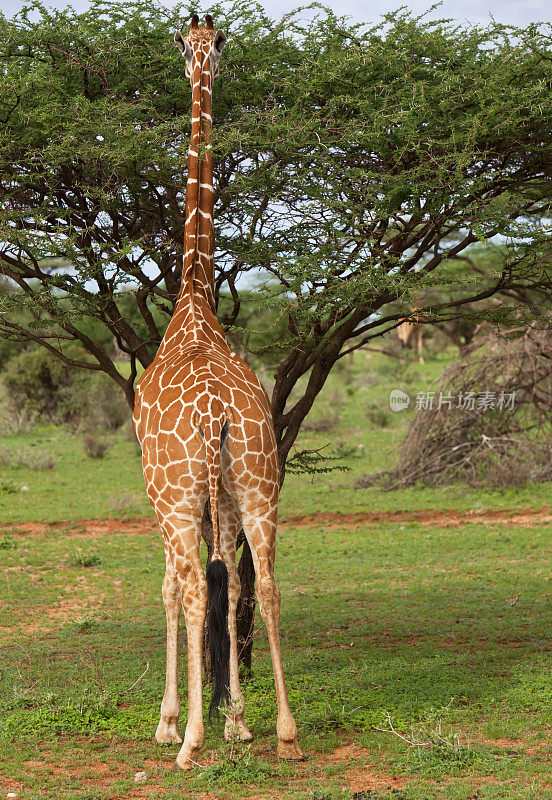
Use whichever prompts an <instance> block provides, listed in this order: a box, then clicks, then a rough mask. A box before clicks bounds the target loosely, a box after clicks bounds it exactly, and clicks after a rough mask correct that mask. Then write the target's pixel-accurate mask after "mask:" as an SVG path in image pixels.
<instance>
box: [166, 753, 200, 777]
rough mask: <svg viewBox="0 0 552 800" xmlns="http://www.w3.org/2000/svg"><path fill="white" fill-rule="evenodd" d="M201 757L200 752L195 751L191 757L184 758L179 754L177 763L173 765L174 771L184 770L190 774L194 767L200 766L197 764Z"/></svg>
mask: <svg viewBox="0 0 552 800" xmlns="http://www.w3.org/2000/svg"><path fill="white" fill-rule="evenodd" d="M198 757H199V751H198V750H193V751H192V752H191V754H190V755H189V756H183V755H182V753H179V754H178V756H177V758H176V761H175V762H174V764H173V770H175V771H178V770H182V771H183V772H189V771H190V770H191V769H192V768H193V767H197V766H200V765H199V764H198V762H197V759H198Z"/></svg>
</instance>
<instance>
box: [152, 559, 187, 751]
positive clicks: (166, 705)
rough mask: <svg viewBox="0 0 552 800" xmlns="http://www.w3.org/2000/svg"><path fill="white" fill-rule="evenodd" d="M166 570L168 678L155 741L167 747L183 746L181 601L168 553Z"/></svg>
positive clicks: (164, 583) (164, 579)
mask: <svg viewBox="0 0 552 800" xmlns="http://www.w3.org/2000/svg"><path fill="white" fill-rule="evenodd" d="M165 555H166V559H167V567H166V570H165V577H164V578H163V602H164V603H165V614H166V616H167V675H166V679H165V694H164V695H163V702H162V703H161V718H160V720H159V725H158V726H157V731H156V732H155V739H156V741H158V742H160V743H164V744H173V743H174V742H182V737H181V736H180V734H179V733H178V718H179V716H180V699H179V697H178V621H179V619H180V609H181V607H182V599H181V597H180V588H179V586H178V579H177V577H176V572H175V571H174V567H173V565H172V563H171V559H170V556H169V554H168V552H167V553H165Z"/></svg>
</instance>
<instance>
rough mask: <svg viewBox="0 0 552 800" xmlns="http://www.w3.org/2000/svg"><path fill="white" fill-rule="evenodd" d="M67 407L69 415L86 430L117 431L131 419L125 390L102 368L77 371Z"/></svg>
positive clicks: (69, 391)
mask: <svg viewBox="0 0 552 800" xmlns="http://www.w3.org/2000/svg"><path fill="white" fill-rule="evenodd" d="M65 408H66V412H67V415H68V416H69V417H70V419H72V420H73V421H74V422H75V423H76V424H78V425H79V427H81V428H82V429H84V430H87V431H116V430H118V429H119V428H120V427H121V426H122V425H124V423H125V422H128V421H129V420H130V409H129V407H128V404H127V402H126V400H125V397H124V395H123V393H122V392H121V390H120V389H119V387H118V386H117V385H116V384H115V382H114V381H113V380H112V378H110V377H109V376H108V375H106V374H105V373H103V372H84V371H79V372H77V371H75V375H74V380H73V382H72V384H71V386H70V387H69V388H68V391H67V397H66V401H65Z"/></svg>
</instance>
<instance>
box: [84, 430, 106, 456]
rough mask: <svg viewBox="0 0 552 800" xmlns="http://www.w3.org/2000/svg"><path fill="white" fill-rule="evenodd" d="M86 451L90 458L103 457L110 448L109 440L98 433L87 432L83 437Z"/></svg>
mask: <svg viewBox="0 0 552 800" xmlns="http://www.w3.org/2000/svg"><path fill="white" fill-rule="evenodd" d="M82 444H83V447H84V452H85V453H86V455H87V456H88V457H89V458H103V457H104V456H105V454H106V453H107V451H108V449H109V442H108V441H107V440H106V439H104V438H103V437H102V436H99V435H98V434H97V433H92V432H89V433H85V434H84V436H83V437H82Z"/></svg>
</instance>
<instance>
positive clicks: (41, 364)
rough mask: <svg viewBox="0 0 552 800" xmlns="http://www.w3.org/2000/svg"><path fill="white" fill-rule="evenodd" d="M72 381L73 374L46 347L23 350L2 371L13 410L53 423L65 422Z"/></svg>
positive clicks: (9, 403) (9, 402)
mask: <svg viewBox="0 0 552 800" xmlns="http://www.w3.org/2000/svg"><path fill="white" fill-rule="evenodd" d="M72 379H73V375H72V371H71V370H70V369H68V368H67V367H66V366H65V364H63V362H61V361H60V360H59V358H57V357H56V356H54V355H53V354H52V353H49V352H48V351H47V350H45V349H44V348H43V347H37V348H31V349H28V350H23V352H22V353H19V355H17V356H14V357H13V358H11V359H10V360H9V361H8V363H7V365H6V367H5V369H4V371H3V372H2V381H3V383H4V386H5V387H6V390H7V394H8V405H9V406H10V407H11V409H12V410H13V411H14V412H15V413H16V414H22V413H27V414H29V415H31V416H37V417H40V418H42V419H44V420H47V421H49V422H58V421H64V420H63V417H64V410H63V405H64V401H65V399H66V397H67V391H68V387H69V386H70V384H71V382H72Z"/></svg>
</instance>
